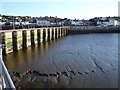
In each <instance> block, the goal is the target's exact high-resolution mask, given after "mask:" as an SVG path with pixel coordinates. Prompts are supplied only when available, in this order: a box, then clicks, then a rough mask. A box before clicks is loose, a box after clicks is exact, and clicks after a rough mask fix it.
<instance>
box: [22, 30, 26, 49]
mask: <svg viewBox="0 0 120 90" xmlns="http://www.w3.org/2000/svg"><path fill="white" fill-rule="evenodd" d="M22 47H23V48H27V32H26V30H24V31H22Z"/></svg>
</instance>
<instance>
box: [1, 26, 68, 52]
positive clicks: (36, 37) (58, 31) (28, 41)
mask: <svg viewBox="0 0 120 90" xmlns="http://www.w3.org/2000/svg"><path fill="white" fill-rule="evenodd" d="M67 28H68V27H51V28H32V29H26V30H23V29H19V30H0V36H1V38H2V41H1V42H2V44H4V48H3V54H7V53H10V52H14V51H18V50H19V49H21V48H27V47H28V46H32V45H36V44H38V45H39V44H40V43H42V42H47V41H50V40H54V39H57V38H60V37H62V36H65V35H66V33H67V30H68V29H67Z"/></svg>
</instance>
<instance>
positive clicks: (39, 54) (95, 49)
mask: <svg viewBox="0 0 120 90" xmlns="http://www.w3.org/2000/svg"><path fill="white" fill-rule="evenodd" d="M3 58H4V62H5V64H6V66H7V68H8V70H9V72H10V75H11V77H12V80H13V82H14V84H15V86H16V87H17V88H117V87H118V34H117V33H114V34H113V33H110V34H79V35H69V36H66V37H64V38H61V39H58V40H54V41H50V42H47V43H43V44H41V45H39V46H38V45H36V46H33V47H29V48H28V49H23V50H20V51H18V52H15V53H11V54H8V55H7V56H4V57H3Z"/></svg>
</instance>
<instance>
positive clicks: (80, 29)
mask: <svg viewBox="0 0 120 90" xmlns="http://www.w3.org/2000/svg"><path fill="white" fill-rule="evenodd" d="M87 33H120V26H112V27H109V26H107V27H100V26H99V27H98V26H71V27H70V29H69V34H87Z"/></svg>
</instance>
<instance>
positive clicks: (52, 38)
mask: <svg viewBox="0 0 120 90" xmlns="http://www.w3.org/2000/svg"><path fill="white" fill-rule="evenodd" d="M52 40H54V28H52Z"/></svg>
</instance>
